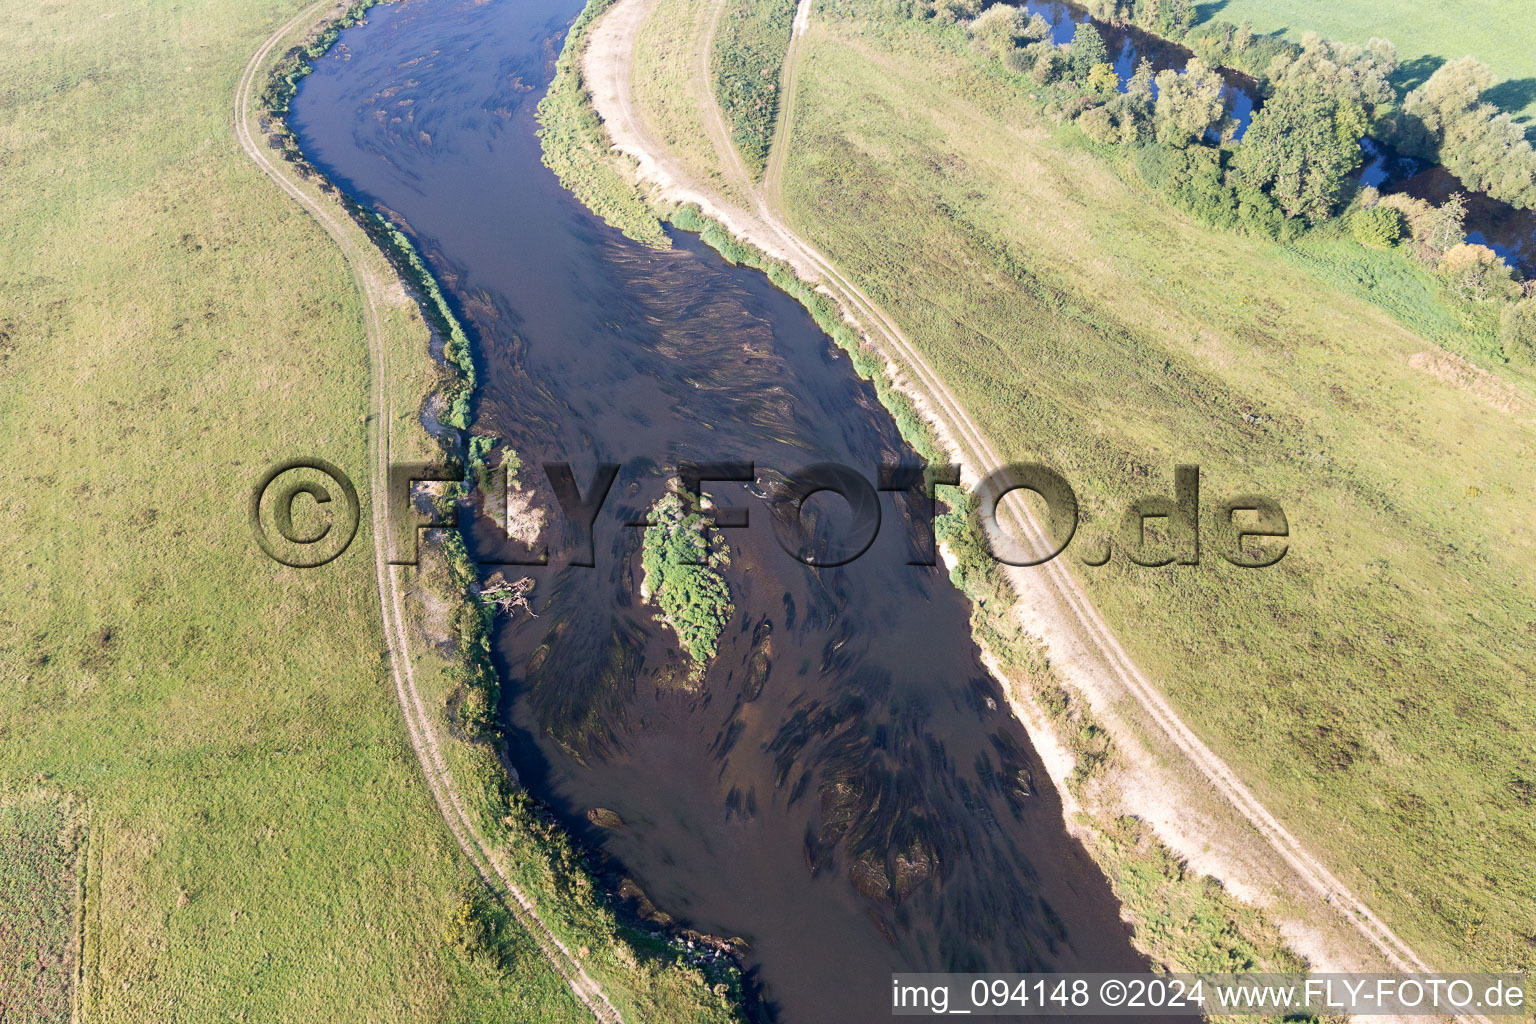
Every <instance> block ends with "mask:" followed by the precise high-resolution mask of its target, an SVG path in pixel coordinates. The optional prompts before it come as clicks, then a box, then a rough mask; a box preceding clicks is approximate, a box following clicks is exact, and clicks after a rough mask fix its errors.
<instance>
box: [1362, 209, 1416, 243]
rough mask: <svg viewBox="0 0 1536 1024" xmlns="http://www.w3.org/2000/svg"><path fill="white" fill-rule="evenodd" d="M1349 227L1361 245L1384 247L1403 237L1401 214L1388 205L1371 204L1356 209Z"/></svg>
mask: <svg viewBox="0 0 1536 1024" xmlns="http://www.w3.org/2000/svg"><path fill="white" fill-rule="evenodd" d="M1349 227H1350V230H1351V231H1353V232H1354V234H1355V240H1356V241H1358V242H1359V243H1360V244H1361V245H1369V246H1372V247H1373V248H1377V249H1385V248H1386V247H1388V246H1391V245H1396V244H1397V240H1398V239H1399V238H1402V237H1403V215H1402V214H1401V213H1399V212H1398V211H1397V210H1394V209H1393V208H1392V207H1390V206H1373V207H1371V208H1370V209H1368V210H1356V211H1355V215H1354V216H1353V217H1351V218H1350V221H1349Z"/></svg>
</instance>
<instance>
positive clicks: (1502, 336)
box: [1499, 298, 1536, 366]
mask: <svg viewBox="0 0 1536 1024" xmlns="http://www.w3.org/2000/svg"><path fill="white" fill-rule="evenodd" d="M1499 343H1500V344H1501V345H1503V346H1504V357H1505V358H1506V359H1510V360H1513V361H1514V362H1517V363H1520V364H1521V365H1523V366H1531V365H1536V298H1530V299H1524V300H1522V301H1520V302H1512V303H1510V304H1509V305H1508V306H1506V307H1504V312H1503V314H1502V315H1501V317H1500V319H1499Z"/></svg>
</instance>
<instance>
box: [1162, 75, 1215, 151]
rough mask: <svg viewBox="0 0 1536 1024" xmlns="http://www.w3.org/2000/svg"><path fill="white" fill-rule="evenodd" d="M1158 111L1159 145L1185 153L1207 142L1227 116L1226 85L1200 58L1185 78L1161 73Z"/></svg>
mask: <svg viewBox="0 0 1536 1024" xmlns="http://www.w3.org/2000/svg"><path fill="white" fill-rule="evenodd" d="M1155 81H1156V83H1157V106H1156V111H1155V117H1156V124H1157V141H1158V142H1161V143H1162V144H1163V145H1165V146H1173V147H1175V148H1177V149H1183V148H1185V147H1186V146H1190V145H1193V144H1195V143H1198V142H1199V141H1200V140H1201V139H1203V138H1205V133H1206V132H1208V131H1210V130H1211V129H1212V128H1215V127H1216V126H1218V125H1220V124H1221V122H1222V121H1223V120H1225V118H1226V116H1227V101H1226V97H1225V96H1224V95H1223V93H1222V88H1223V86H1224V85H1225V84H1226V83H1224V82H1223V81H1222V80H1221V76H1220V75H1218V74H1217V73H1216V72H1215V71H1213V70H1212V69H1211V68H1209V67H1207V66H1206V64H1205V62H1204V61H1202V60H1201V59H1200V58H1199V57H1191V58H1190V61H1189V66H1188V67H1187V68H1186V69H1185V70H1184V73H1183V74H1180V73H1179V72H1177V71H1173V70H1168V71H1159V72H1158V73H1157V77H1156V79H1155Z"/></svg>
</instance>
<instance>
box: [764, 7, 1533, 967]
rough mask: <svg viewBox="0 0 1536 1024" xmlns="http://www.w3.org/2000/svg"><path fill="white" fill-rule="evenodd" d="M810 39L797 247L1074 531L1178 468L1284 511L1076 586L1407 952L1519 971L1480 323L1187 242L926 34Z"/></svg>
mask: <svg viewBox="0 0 1536 1024" xmlns="http://www.w3.org/2000/svg"><path fill="white" fill-rule="evenodd" d="M806 47H807V49H806V53H805V58H804V64H803V66H802V69H801V72H800V74H801V76H802V78H801V82H800V85H799V88H800V89H801V90H803V92H801V93H800V94H799V98H798V102H799V104H800V105H799V106H798V107H797V111H798V115H797V120H796V122H795V124H794V135H793V139H792V146H791V149H790V151H789V165H788V168H787V171H786V181H785V194H786V197H787V200H788V207H789V208H788V211H787V212H788V214H789V215H790V216H791V218H792V220H793V222H794V224H795V226H796V228H797V230H799V231H800V232H801V233H802V234H803V235H805V236H806V237H808V238H809V239H810V240H811V241H812V242H813V244H816V245H817V246H819V247H820V248H822V249H823V251H825V252H827V253H828V254H829V255H830V256H831V258H832V259H833V260H834V261H836V262H837V263H838V264H839V266H840V267H841V268H842V269H843V270H844V271H845V272H851V273H852V274H853V276H854V277H855V279H856V280H858V281H859V283H860V284H861V286H862V287H864V288H865V289H866V291H868V292H869V293H870V294H871V296H872V297H873V298H874V299H875V300H876V301H877V302H879V303H881V304H882V305H883V306H884V308H885V309H886V310H887V311H888V312H890V313H891V314H893V316H894V317H895V319H896V321H897V322H898V323H900V324H902V326H903V328H904V329H905V330H906V331H907V332H908V333H909V335H910V336H911V337H913V338H914V340H916V341H917V342H918V344H919V345H920V346H921V347H922V348H923V350H924V353H925V355H926V356H927V358H928V359H929V360H930V362H931V363H932V364H933V365H934V366H935V367H936V368H937V369H938V371H939V372H940V373H941V375H942V376H943V377H944V378H945V379H946V381H948V382H949V384H950V385H951V387H952V388H953V389H954V391H955V392H956V394H957V395H958V396H959V398H960V399H961V401H962V403H963V404H964V405H965V406H966V408H967V409H968V410H969V411H970V412H971V413H972V415H973V416H975V417H976V418H977V419H978V421H979V422H980V423H981V424H982V425H983V428H984V430H985V431H986V433H987V434H988V436H989V437H991V438H992V439H993V440H994V442H996V443H997V444H998V447H999V448H1000V449H1001V450H1002V451H1004V452H1005V454H1006V455H1007V456H1009V457H1016V458H1024V459H1038V460H1041V461H1045V462H1047V463H1049V464H1051V465H1052V466H1054V467H1056V468H1057V469H1058V470H1059V471H1061V472H1062V473H1064V474H1065V475H1066V476H1067V478H1068V479H1069V480H1070V481H1071V482H1072V483H1073V485H1074V486H1075V487H1076V488H1077V491H1078V495H1079V498H1080V499H1081V500H1082V501H1083V502H1084V504H1085V506H1086V511H1087V513H1088V525H1087V527H1086V530H1087V532H1088V533H1089V534H1090V535H1093V534H1095V533H1096V534H1097V535H1099V536H1103V535H1104V528H1105V526H1106V524H1109V523H1111V522H1112V521H1113V519H1114V518H1115V517H1116V516H1118V514H1119V511H1120V510H1121V509H1123V508H1124V507H1125V505H1126V503H1127V502H1128V501H1129V500H1130V499H1131V498H1132V497H1133V496H1135V495H1138V494H1141V493H1147V492H1163V493H1170V492H1171V474H1172V467H1173V465H1174V464H1175V463H1178V462H1194V463H1198V464H1199V465H1200V466H1201V469H1202V473H1203V479H1204V482H1205V489H1204V491H1203V500H1204V501H1205V507H1206V508H1210V507H1211V506H1212V505H1213V504H1214V501H1215V499H1216V498H1217V497H1218V496H1222V495H1233V494H1235V493H1239V492H1251V491H1255V490H1257V491H1262V492H1263V493H1266V494H1269V495H1271V496H1273V497H1275V498H1276V499H1277V500H1279V501H1280V502H1281V503H1282V504H1283V505H1284V506H1285V508H1286V511H1287V513H1288V515H1289V517H1290V522H1291V529H1292V533H1293V538H1292V541H1291V553H1290V555H1289V556H1288V557H1287V558H1286V559H1285V560H1284V561H1283V562H1281V563H1280V564H1279V565H1278V566H1276V567H1274V568H1271V569H1267V570H1262V571H1245V570H1239V569H1236V568H1233V567H1230V566H1228V565H1226V564H1225V563H1224V562H1221V561H1220V560H1219V559H1217V558H1216V557H1215V555H1214V553H1213V552H1211V550H1210V547H1209V544H1210V538H1209V535H1207V536H1208V539H1207V548H1206V557H1205V559H1204V560H1203V561H1202V564H1201V565H1200V566H1198V567H1176V568H1164V569H1148V568H1141V567H1136V566H1128V565H1127V563H1126V561H1125V560H1124V559H1123V558H1117V559H1115V560H1114V561H1113V562H1111V563H1110V564H1109V565H1108V566H1106V567H1104V568H1102V569H1092V568H1087V567H1080V568H1079V570H1078V574H1079V576H1080V577H1081V578H1082V579H1084V581H1085V583H1086V585H1087V586H1088V588H1089V591H1090V594H1091V596H1092V598H1093V600H1094V601H1095V603H1096V604H1097V605H1098V606H1099V607H1100V608H1101V609H1102V610H1103V611H1104V613H1105V615H1106V617H1107V618H1108V619H1109V621H1110V622H1111V624H1112V625H1113V626H1115V627H1116V629H1117V631H1118V632H1119V634H1120V636H1121V637H1122V639H1123V640H1124V641H1125V642H1126V644H1127V646H1128V647H1129V649H1130V650H1131V651H1132V653H1133V655H1134V656H1135V657H1136V658H1137V659H1138V661H1139V662H1140V663H1141V665H1142V666H1143V667H1144V668H1146V669H1147V670H1148V672H1149V674H1150V675H1151V676H1152V677H1153V678H1154V679H1155V680H1158V681H1159V682H1160V683H1161V684H1162V685H1163V686H1164V688H1165V690H1166V691H1167V692H1168V693H1169V695H1170V696H1171V697H1172V698H1173V699H1174V701H1175V702H1176V703H1177V705H1178V706H1179V707H1180V708H1181V709H1182V712H1183V713H1184V714H1185V716H1186V720H1187V721H1189V722H1190V723H1191V724H1192V725H1193V726H1194V727H1195V728H1196V729H1197V731H1199V732H1200V733H1201V735H1202V736H1203V737H1204V738H1205V739H1206V741H1207V742H1208V743H1210V744H1211V745H1212V746H1213V747H1214V748H1215V749H1216V750H1217V751H1218V752H1219V753H1220V754H1222V755H1223V756H1224V757H1226V758H1227V759H1228V760H1229V762H1231V763H1234V764H1235V765H1237V766H1238V767H1239V768H1240V770H1241V772H1242V774H1243V775H1244V777H1245V779H1246V780H1247V781H1248V782H1249V783H1250V785H1252V786H1253V787H1254V788H1255V790H1256V791H1257V792H1258V793H1259V795H1260V796H1261V798H1262V799H1264V800H1265V802H1266V803H1267V804H1268V805H1269V806H1270V807H1271V808H1272V809H1274V810H1276V811H1277V812H1278V813H1279V814H1280V815H1281V817H1282V819H1283V820H1286V821H1287V822H1288V823H1290V824H1291V825H1292V826H1293V827H1295V828H1296V829H1298V830H1299V831H1300V832H1301V834H1302V835H1304V836H1307V837H1310V839H1311V841H1312V843H1313V846H1314V848H1315V849H1316V850H1317V852H1318V853H1320V854H1322V855H1324V856H1325V857H1326V859H1327V860H1328V861H1329V863H1330V865H1331V866H1333V867H1334V868H1335V870H1338V871H1339V872H1340V873H1341V874H1342V876H1343V877H1344V878H1345V879H1346V881H1347V882H1348V883H1349V884H1350V885H1351V886H1352V887H1353V888H1355V890H1356V891H1357V892H1358V893H1359V894H1361V895H1362V896H1364V897H1365V898H1366V899H1367V900H1368V901H1370V902H1371V904H1372V905H1373V907H1375V908H1376V909H1378V910H1379V911H1380V912H1381V913H1382V915H1383V916H1384V917H1385V918H1386V919H1387V920H1388V921H1389V923H1391V924H1392V925H1393V927H1394V928H1396V929H1398V930H1399V932H1400V933H1401V934H1403V935H1404V936H1405V937H1406V938H1407V939H1408V940H1409V941H1410V942H1411V943H1414V944H1415V945H1416V946H1418V947H1419V948H1420V950H1421V952H1424V953H1425V954H1426V955H1428V956H1429V957H1430V958H1431V960H1433V961H1438V962H1440V963H1442V964H1446V965H1460V964H1468V965H1470V964H1479V965H1498V966H1502V967H1509V968H1515V967H1528V966H1530V965H1531V963H1532V960H1533V953H1532V951H1531V947H1530V945H1529V943H1528V942H1527V940H1526V936H1528V935H1529V934H1530V928H1531V922H1530V920H1529V915H1528V912H1527V911H1528V907H1529V906H1530V903H1531V901H1532V898H1533V897H1536V873H1533V872H1532V870H1531V866H1530V863H1529V859H1528V858H1527V857H1525V856H1524V853H1523V845H1524V844H1523V842H1522V840H1521V838H1520V837H1521V836H1525V835H1529V834H1530V833H1531V830H1532V828H1533V827H1536V808H1533V806H1532V802H1531V793H1532V792H1533V789H1536V775H1533V765H1532V763H1531V761H1530V757H1529V752H1528V750H1526V749H1525V747H1526V744H1525V739H1526V738H1528V737H1529V736H1530V735H1531V733H1532V729H1533V727H1536V714H1533V712H1532V710H1531V709H1532V706H1533V705H1532V701H1531V693H1530V686H1529V680H1530V679H1531V678H1533V676H1536V673H1533V668H1536V664H1533V663H1536V650H1533V648H1532V645H1531V644H1530V642H1529V641H1528V640H1527V639H1526V638H1527V637H1528V636H1529V631H1528V628H1527V627H1528V624H1529V622H1530V621H1531V619H1532V613H1533V611H1536V609H1533V606H1532V603H1531V599H1530V597H1529V595H1528V594H1526V593H1525V591H1524V589H1523V584H1522V580H1523V579H1524V578H1526V577H1527V576H1528V575H1529V570H1530V566H1531V562H1532V557H1533V551H1532V542H1531V539H1530V537H1529V536H1528V534H1527V533H1525V532H1524V530H1523V528H1522V526H1521V522H1522V520H1523V518H1524V514H1525V513H1524V507H1523V502H1522V500H1521V495H1522V493H1523V492H1522V489H1521V488H1522V484H1521V480H1522V479H1524V478H1525V476H1526V475H1528V473H1529V468H1530V459H1531V456H1532V449H1531V433H1530V424H1531V418H1532V415H1533V410H1536V403H1533V401H1532V397H1531V391H1532V389H1531V385H1530V381H1529V379H1528V378H1526V377H1523V376H1520V375H1518V374H1516V373H1515V372H1514V371H1512V370H1510V369H1508V368H1507V367H1504V366H1503V365H1502V364H1501V363H1500V362H1499V360H1498V359H1497V358H1496V356H1495V353H1496V342H1495V341H1494V340H1493V338H1492V335H1491V323H1489V322H1487V321H1488V320H1489V318H1487V317H1483V316H1479V315H1477V314H1476V313H1475V312H1474V313H1473V314H1472V315H1471V316H1470V317H1464V316H1463V314H1462V312H1461V311H1459V310H1458V309H1457V308H1456V307H1453V306H1445V305H1442V304H1441V303H1440V302H1439V301H1438V299H1437V297H1436V294H1435V290H1434V285H1433V283H1432V282H1431V281H1430V280H1429V279H1428V278H1427V277H1426V276H1425V275H1424V274H1423V273H1421V272H1418V271H1416V270H1414V269H1413V268H1412V267H1410V266H1408V265H1407V264H1406V263H1405V262H1403V261H1402V260H1400V259H1399V258H1397V257H1394V256H1392V255H1391V254H1378V253H1373V252H1369V251H1367V250H1365V249H1362V248H1361V247H1359V246H1357V245H1355V244H1354V243H1351V242H1348V241H1346V240H1344V239H1341V238H1327V237H1322V238H1315V239H1309V240H1308V241H1306V242H1304V243H1303V244H1302V245H1300V246H1298V247H1295V248H1286V247H1283V246H1281V245H1279V244H1277V243H1272V242H1267V241H1260V240H1254V239H1248V238H1240V237H1237V236H1233V235H1230V234H1225V233H1221V232H1215V231H1211V230H1209V229H1206V228H1203V227H1201V226H1200V225H1198V224H1195V223H1193V222H1192V221H1191V220H1190V219H1189V218H1188V217H1185V216H1183V215H1181V214H1179V213H1177V212H1176V211H1172V210H1170V209H1169V208H1168V207H1167V206H1166V205H1164V204H1163V203H1161V202H1160V201H1159V200H1158V199H1157V197H1155V196H1154V195H1151V194H1150V193H1149V192H1148V191H1147V190H1146V189H1145V188H1144V187H1142V186H1141V185H1140V184H1139V183H1138V181H1137V179H1136V177H1135V172H1134V171H1133V170H1131V169H1130V168H1128V167H1125V166H1120V165H1117V164H1116V163H1114V162H1113V159H1106V158H1104V157H1102V156H1101V155H1099V154H1096V153H1095V152H1092V151H1091V147H1090V146H1089V144H1087V143H1086V142H1085V141H1084V140H1083V139H1082V138H1081V136H1079V135H1076V134H1075V133H1073V132H1072V131H1071V130H1068V129H1061V128H1058V127H1057V126H1055V125H1053V124H1051V123H1049V122H1046V121H1044V120H1043V119H1042V118H1041V117H1040V116H1039V115H1038V114H1037V113H1036V112H1035V108H1034V107H1033V106H1032V104H1031V103H1030V102H1029V99H1028V97H1027V96H1026V95H1023V94H1022V90H1021V89H1019V88H1018V87H1017V86H1015V85H1012V84H1010V83H1009V82H1008V81H1007V80H1006V79H1005V78H1003V76H1001V75H1000V74H997V73H995V72H994V71H993V70H992V69H990V68H987V67H984V66H983V65H982V64H981V62H980V59H979V58H977V57H976V56H974V54H973V53H972V51H970V50H969V48H967V47H966V46H964V45H963V44H962V43H961V42H960V41H959V40H958V39H957V38H956V37H955V35H953V34H950V35H945V34H943V33H940V32H938V31H935V30H932V29H919V28H916V27H915V26H912V27H908V26H895V27H891V28H889V29H881V28H877V27H872V26H868V25H860V24H855V23H848V22H832V23H828V22H825V21H817V22H814V23H813V30H812V33H811V35H810V37H809V38H808V39H807V41H806ZM1363 298H1369V299H1370V300H1372V301H1371V302H1367V301H1363ZM1437 343H1438V345H1437ZM1440 345H1443V346H1444V347H1445V348H1450V349H1452V350H1454V351H1459V352H1461V353H1464V354H1465V355H1466V356H1467V357H1468V358H1469V359H1471V360H1472V361H1473V362H1475V363H1479V364H1481V368H1474V367H1471V366H1467V365H1464V364H1460V363H1459V362H1457V361H1456V360H1454V359H1453V358H1452V357H1451V356H1448V355H1446V354H1444V353H1442V352H1440V351H1439V346H1440ZM1489 371H1492V372H1489ZM1069 557H1070V553H1069ZM1469 837H1475V841H1469Z"/></svg>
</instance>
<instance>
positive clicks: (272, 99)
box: [261, 0, 381, 118]
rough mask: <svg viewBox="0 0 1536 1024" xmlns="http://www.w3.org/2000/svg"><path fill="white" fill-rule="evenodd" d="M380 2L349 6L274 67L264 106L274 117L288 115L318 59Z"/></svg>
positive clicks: (365, 1)
mask: <svg viewBox="0 0 1536 1024" xmlns="http://www.w3.org/2000/svg"><path fill="white" fill-rule="evenodd" d="M380 2H381V0H360V2H359V3H356V4H353V5H352V6H351V7H349V8H348V9H347V12H346V13H345V14H343V15H342V16H341V17H340V18H337V19H336V20H335V21H333V22H330V23H329V24H327V25H326V26H325V27H324V28H323V29H321V30H320V31H319V32H317V33H315V34H314V35H313V36H311V37H310V38H309V39H308V40H306V41H305V42H303V43H300V44H299V45H298V46H295V47H293V49H291V50H289V51H288V52H287V53H285V54H283V57H282V60H280V61H278V63H277V67H275V68H273V69H272V74H271V75H270V76H269V77H268V78H267V84H266V86H265V87H264V88H263V89H262V90H261V106H262V109H264V110H265V111H266V112H267V114H268V115H269V116H271V117H274V118H281V117H283V116H284V115H286V114H287V113H288V105H289V104H290V103H291V102H292V101H293V96H294V93H296V92H298V91H299V83H300V82H302V81H303V80H304V79H305V78H307V77H308V76H309V74H310V72H312V71H314V70H315V65H314V62H315V61H316V60H318V59H320V58H321V57H323V56H324V55H325V52H326V51H327V50H329V49H330V48H331V46H332V45H333V44H334V43H335V42H336V38H337V37H338V36H340V35H341V33H342V30H343V29H349V28H351V27H352V26H353V25H356V24H357V23H358V22H360V21H362V20H363V16H364V15H365V14H366V13H367V12H368V9H369V8H370V7H373V6H375V5H377V4H379V3H380Z"/></svg>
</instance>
